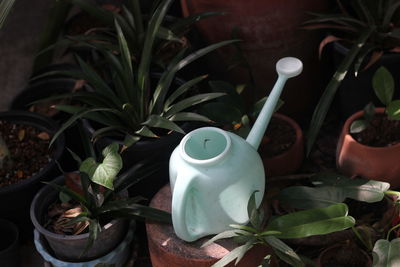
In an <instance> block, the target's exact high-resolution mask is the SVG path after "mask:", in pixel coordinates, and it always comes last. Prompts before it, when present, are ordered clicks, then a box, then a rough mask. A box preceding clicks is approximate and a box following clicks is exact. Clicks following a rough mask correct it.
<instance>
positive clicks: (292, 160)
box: [259, 113, 304, 177]
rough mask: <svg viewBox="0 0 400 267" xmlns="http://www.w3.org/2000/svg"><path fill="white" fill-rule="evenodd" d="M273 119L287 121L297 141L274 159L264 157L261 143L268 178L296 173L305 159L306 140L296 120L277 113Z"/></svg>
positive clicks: (261, 153) (260, 150)
mask: <svg viewBox="0 0 400 267" xmlns="http://www.w3.org/2000/svg"><path fill="white" fill-rule="evenodd" d="M273 117H275V118H278V119H280V120H283V121H285V122H286V123H288V124H289V125H290V126H291V127H292V128H293V129H294V130H295V133H296V141H295V142H294V144H293V145H292V146H291V147H290V148H289V150H287V151H285V152H284V153H282V154H280V155H277V156H274V157H267V156H265V155H263V154H265V152H263V143H261V146H260V149H259V152H260V155H261V158H262V160H263V163H264V168H265V174H266V176H267V177H271V176H281V175H287V174H291V173H294V172H295V171H297V170H298V169H299V168H300V166H301V164H302V163H303V159H304V138H303V131H302V130H301V128H300V126H299V125H298V124H297V123H296V122H295V121H294V120H292V119H291V118H289V117H288V116H285V115H283V114H280V113H275V114H274V115H273ZM267 133H268V129H267Z"/></svg>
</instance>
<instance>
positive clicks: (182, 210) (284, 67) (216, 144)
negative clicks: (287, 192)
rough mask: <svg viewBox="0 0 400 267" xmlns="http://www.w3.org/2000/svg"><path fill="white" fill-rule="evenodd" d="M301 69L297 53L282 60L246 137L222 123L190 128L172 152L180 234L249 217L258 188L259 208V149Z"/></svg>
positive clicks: (192, 236)
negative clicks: (291, 80)
mask: <svg viewBox="0 0 400 267" xmlns="http://www.w3.org/2000/svg"><path fill="white" fill-rule="evenodd" d="M302 68H303V65H302V62H301V61H300V60H298V59H297V58H292V57H287V58H283V59H281V60H279V61H278V62H277V64H276V70H277V72H278V80H277V82H276V84H275V86H274V88H273V89H272V91H271V93H270V95H269V96H268V99H267V101H266V102H265V104H264V106H263V108H262V110H261V111H260V114H259V116H258V118H257V120H256V121H255V123H254V125H253V127H252V129H251V131H250V133H249V135H248V137H247V138H246V140H244V139H242V138H241V137H239V136H237V135H236V134H234V133H230V132H226V131H223V130H221V129H219V128H215V127H204V128H200V129H197V130H194V131H192V132H190V133H188V134H187V135H186V136H185V137H184V138H183V139H182V141H181V143H180V144H179V145H178V147H177V148H176V149H175V150H174V151H173V152H172V155H171V158H170V165H169V174H170V183H171V189H172V223H173V226H174V230H175V233H176V234H177V236H178V237H179V238H181V239H183V240H185V241H194V240H197V239H199V238H201V237H203V236H206V235H210V234H217V233H220V232H222V231H224V230H228V229H230V227H229V225H231V224H246V223H247V222H248V221H249V217H248V211H247V203H248V201H249V199H250V196H251V195H252V194H253V192H254V191H258V192H257V193H256V195H255V197H256V204H257V207H258V206H259V205H260V204H261V201H262V198H263V195H264V190H265V175H264V168H263V163H262V161H261V158H260V156H259V154H258V153H257V148H258V146H259V145H260V143H261V139H262V137H263V136H264V133H265V130H266V128H267V126H268V123H269V121H270V119H271V116H272V113H273V112H274V109H275V107H276V104H277V102H278V99H279V96H280V94H281V92H282V89H283V86H284V84H285V82H286V80H287V79H288V78H291V77H295V76H297V75H299V74H300V73H301V71H302Z"/></svg>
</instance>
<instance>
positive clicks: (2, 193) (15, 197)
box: [0, 111, 65, 237]
mask: <svg viewBox="0 0 400 267" xmlns="http://www.w3.org/2000/svg"><path fill="white" fill-rule="evenodd" d="M0 120H6V121H9V122H12V123H15V124H24V125H30V126H33V127H35V128H37V129H40V130H41V131H46V132H47V133H49V135H50V136H52V135H53V134H54V133H55V132H56V131H57V129H58V125H57V124H56V123H55V122H54V121H53V120H51V119H49V118H46V117H44V116H41V115H39V114H36V113H32V112H26V111H8V112H0ZM64 148H65V140H64V135H60V137H59V138H58V139H57V140H56V141H55V143H54V145H53V148H52V154H51V160H50V162H49V163H48V164H47V165H46V166H44V167H43V168H42V169H41V170H40V171H39V172H37V173H36V174H34V175H33V176H32V177H30V178H28V179H25V180H23V181H21V182H20V183H18V184H13V185H10V186H7V187H3V188H0V214H1V217H2V218H4V219H8V220H10V221H12V222H14V223H15V224H17V226H18V227H19V229H21V231H22V235H23V237H27V236H31V235H32V230H31V229H32V224H31V222H30V219H29V207H30V203H31V201H32V199H33V197H34V195H35V194H36V192H37V191H38V190H39V188H40V187H41V186H42V183H41V182H42V181H49V180H52V179H53V178H54V177H57V176H58V175H59V174H60V171H59V169H58V167H57V164H56V161H58V160H60V158H61V157H62V155H63V153H64ZM34 160H35V159H32V161H34ZM27 164H28V163H27Z"/></svg>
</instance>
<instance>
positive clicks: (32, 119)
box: [0, 110, 65, 194]
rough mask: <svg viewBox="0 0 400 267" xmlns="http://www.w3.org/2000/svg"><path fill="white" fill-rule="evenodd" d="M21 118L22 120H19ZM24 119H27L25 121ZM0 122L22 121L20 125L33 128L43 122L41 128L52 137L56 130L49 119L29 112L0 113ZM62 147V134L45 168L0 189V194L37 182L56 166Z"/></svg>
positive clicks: (54, 124) (55, 125) (63, 140)
mask: <svg viewBox="0 0 400 267" xmlns="http://www.w3.org/2000/svg"><path fill="white" fill-rule="evenodd" d="M21 117H22V119H20V118H21ZM24 118H27V120H26V119H24ZM0 120H8V121H11V122H12V123H14V122H15V120H16V121H17V122H16V123H17V124H18V123H19V122H20V121H24V123H22V124H24V125H30V126H34V124H35V123H37V122H38V121H40V122H44V123H45V124H42V125H40V126H41V128H46V130H47V131H48V133H50V134H51V135H54V133H55V132H56V130H57V129H58V124H57V123H56V122H55V121H54V120H52V119H51V118H48V117H45V116H43V115H40V114H38V113H34V112H29V111H22V110H13V111H4V112H0ZM25 122H27V123H25ZM37 124H38V123H37ZM64 146H65V137H64V134H61V135H60V136H59V137H58V138H57V139H56V140H55V143H54V145H53V148H54V153H53V155H50V156H51V157H50V161H49V162H48V163H47V164H46V165H45V166H43V168H42V169H40V170H39V171H38V172H37V173H36V174H34V175H32V176H31V177H29V178H26V179H24V180H23V181H21V182H19V183H17V184H12V185H8V186H6V187H2V188H0V194H8V193H13V192H15V191H19V190H21V189H22V188H25V187H28V186H29V185H31V184H34V183H37V182H39V181H38V179H39V178H41V177H42V176H43V174H45V173H46V172H47V171H49V170H50V169H52V168H53V167H54V166H55V165H56V160H58V159H60V158H61V156H62V154H63V152H64Z"/></svg>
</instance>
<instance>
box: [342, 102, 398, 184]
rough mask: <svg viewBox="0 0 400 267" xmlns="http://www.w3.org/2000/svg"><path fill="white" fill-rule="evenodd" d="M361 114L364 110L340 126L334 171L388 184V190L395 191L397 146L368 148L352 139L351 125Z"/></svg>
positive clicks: (378, 110)
mask: <svg viewBox="0 0 400 267" xmlns="http://www.w3.org/2000/svg"><path fill="white" fill-rule="evenodd" d="M375 112H376V113H377V114H383V113H384V108H376V109H375ZM363 115H364V112H363V111H359V112H357V113H355V114H353V115H352V116H351V117H350V118H348V119H347V120H346V122H345V124H344V126H343V129H342V133H341V135H340V138H339V142H338V146H337V150H336V165H337V168H338V170H339V171H340V172H341V173H343V174H345V175H348V176H351V177H352V176H361V177H363V178H366V179H371V180H378V181H383V182H388V183H390V185H391V188H397V187H399V186H400V164H399V163H398V158H399V156H400V144H396V145H393V146H388V147H370V146H366V145H363V144H360V143H358V142H357V141H356V140H354V138H353V137H352V136H351V135H350V126H351V124H352V123H353V121H355V120H357V119H359V118H361V117H362V116H363Z"/></svg>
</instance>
